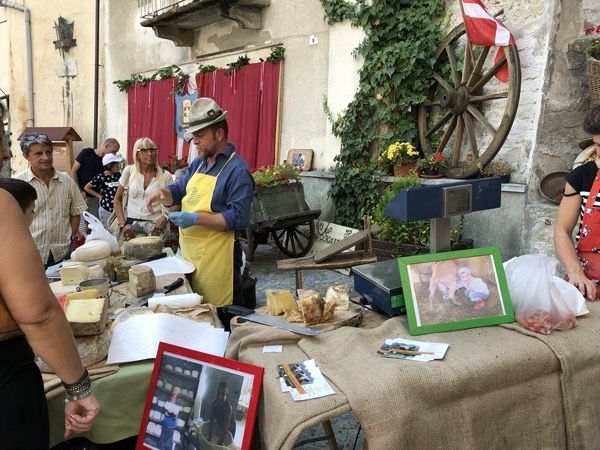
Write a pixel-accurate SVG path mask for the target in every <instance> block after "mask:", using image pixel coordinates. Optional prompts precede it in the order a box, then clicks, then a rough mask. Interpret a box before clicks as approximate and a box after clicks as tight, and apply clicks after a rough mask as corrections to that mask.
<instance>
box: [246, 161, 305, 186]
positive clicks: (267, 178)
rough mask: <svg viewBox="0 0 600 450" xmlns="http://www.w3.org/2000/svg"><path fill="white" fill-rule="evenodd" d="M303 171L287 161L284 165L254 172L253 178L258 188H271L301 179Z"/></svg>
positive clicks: (262, 168) (263, 168)
mask: <svg viewBox="0 0 600 450" xmlns="http://www.w3.org/2000/svg"><path fill="white" fill-rule="evenodd" d="M301 171H302V170H301V169H300V168H298V167H296V166H292V165H291V164H288V163H287V162H286V161H284V162H283V164H276V165H274V166H267V167H261V168H259V169H255V170H253V171H252V178H254V184H255V186H257V187H269V186H275V185H277V184H285V183H289V182H291V181H297V180H299V179H300V172H301Z"/></svg>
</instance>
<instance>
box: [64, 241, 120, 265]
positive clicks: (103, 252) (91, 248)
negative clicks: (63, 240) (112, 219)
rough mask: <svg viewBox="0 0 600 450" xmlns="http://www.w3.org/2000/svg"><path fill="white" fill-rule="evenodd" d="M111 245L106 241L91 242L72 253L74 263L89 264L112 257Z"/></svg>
mask: <svg viewBox="0 0 600 450" xmlns="http://www.w3.org/2000/svg"><path fill="white" fill-rule="evenodd" d="M110 253H111V249H110V244H109V243H108V242H106V241H99V240H96V241H89V242H86V243H85V244H83V245H82V246H81V247H78V248H76V249H75V250H73V252H72V253H71V259H72V260H73V261H81V262H89V261H96V260H98V259H103V258H106V257H107V256H110Z"/></svg>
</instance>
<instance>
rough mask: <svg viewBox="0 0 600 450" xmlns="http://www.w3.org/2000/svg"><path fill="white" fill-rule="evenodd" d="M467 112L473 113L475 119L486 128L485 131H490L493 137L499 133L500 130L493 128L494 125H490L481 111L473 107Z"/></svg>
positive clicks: (470, 106)
mask: <svg viewBox="0 0 600 450" xmlns="http://www.w3.org/2000/svg"><path fill="white" fill-rule="evenodd" d="M467 111H469V112H470V113H471V115H472V116H473V117H475V118H476V119H477V120H478V121H479V122H480V123H481V124H482V125H483V126H484V127H485V129H486V130H488V132H490V133H491V134H492V136H493V135H495V134H496V133H497V132H498V130H496V129H495V128H494V127H493V126H492V124H491V123H489V122H488V120H487V119H486V118H485V117H484V116H483V114H482V113H481V111H479V110H478V109H477V108H475V107H474V106H473V105H469V106H467Z"/></svg>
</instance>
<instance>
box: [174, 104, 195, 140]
mask: <svg viewBox="0 0 600 450" xmlns="http://www.w3.org/2000/svg"><path fill="white" fill-rule="evenodd" d="M197 98H198V93H197V92H195V93H193V94H188V95H176V96H175V104H176V105H177V111H176V114H175V132H176V133H177V136H179V137H180V138H182V139H184V140H185V141H186V142H190V141H191V140H192V134H191V133H188V132H187V129H188V128H189V126H190V125H189V122H190V119H189V114H190V109H191V107H192V103H194V101H195V100H196V99H197Z"/></svg>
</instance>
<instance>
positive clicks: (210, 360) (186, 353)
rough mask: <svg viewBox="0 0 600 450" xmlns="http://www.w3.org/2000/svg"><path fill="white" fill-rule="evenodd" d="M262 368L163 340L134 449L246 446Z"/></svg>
mask: <svg viewBox="0 0 600 450" xmlns="http://www.w3.org/2000/svg"><path fill="white" fill-rule="evenodd" d="M262 374H263V369H262V367H257V366H253V365H250V364H246V363H242V362H239V361H235V360H232V359H227V358H221V357H220V356H215V355H209V354H207V353H202V352H197V351H194V350H190V349H187V348H182V347H177V346H175V345H171V344H166V343H164V342H161V343H160V344H159V346H158V353H157V355H156V361H155V363H154V370H153V372H152V378H151V380H150V388H149V389H148V398H147V399H146V406H145V408H144V413H143V416H142V423H141V425H140V432H139V434H138V439H137V445H136V449H155V450H165V449H169V450H187V449H213V448H215V449H217V448H226V449H228V450H240V449H249V448H250V442H251V439H252V431H253V429H254V419H255V417H256V408H257V406H258V399H259V395H260V387H261V382H262Z"/></svg>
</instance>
